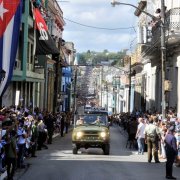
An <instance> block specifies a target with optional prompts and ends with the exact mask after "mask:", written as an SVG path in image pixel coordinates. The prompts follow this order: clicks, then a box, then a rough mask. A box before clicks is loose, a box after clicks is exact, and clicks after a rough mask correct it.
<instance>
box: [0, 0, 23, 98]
mask: <svg viewBox="0 0 180 180" xmlns="http://www.w3.org/2000/svg"><path fill="white" fill-rule="evenodd" d="M21 15H22V0H13V1H10V0H0V96H1V95H2V94H3V93H4V92H5V90H6V89H7V86H8V84H9V82H10V81H11V78H12V74H13V68H14V63H15V59H16V53H17V48H18V42H19V32H20V25H21ZM2 72H3V73H4V74H5V77H4V78H3V79H2Z"/></svg>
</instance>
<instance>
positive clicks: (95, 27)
mask: <svg viewBox="0 0 180 180" xmlns="http://www.w3.org/2000/svg"><path fill="white" fill-rule="evenodd" d="M63 18H64V19H65V20H67V21H69V22H72V23H74V24H78V25H80V26H84V27H88V28H93V29H104V30H109V31H116V30H121V29H135V27H134V26H132V27H119V28H105V27H97V26H90V25H86V24H82V23H79V22H76V21H73V20H70V19H68V18H65V17H63Z"/></svg>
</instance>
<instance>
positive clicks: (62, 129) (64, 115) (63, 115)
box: [61, 113, 66, 137]
mask: <svg viewBox="0 0 180 180" xmlns="http://www.w3.org/2000/svg"><path fill="white" fill-rule="evenodd" d="M65 118H66V114H65V113H63V114H62V117H61V137H63V136H64V123H65Z"/></svg>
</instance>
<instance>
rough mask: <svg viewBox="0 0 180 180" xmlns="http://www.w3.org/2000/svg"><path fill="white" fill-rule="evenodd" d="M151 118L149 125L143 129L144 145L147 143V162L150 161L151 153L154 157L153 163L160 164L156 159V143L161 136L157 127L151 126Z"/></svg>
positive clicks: (157, 158)
mask: <svg viewBox="0 0 180 180" xmlns="http://www.w3.org/2000/svg"><path fill="white" fill-rule="evenodd" d="M153 122H154V120H153V118H151V117H150V118H149V125H147V126H146V128H145V143H147V148H148V162H149V163H151V161H152V151H153V155H154V160H155V163H160V161H159V157H158V141H159V139H161V134H160V132H159V129H158V127H157V126H156V125H155V124H153Z"/></svg>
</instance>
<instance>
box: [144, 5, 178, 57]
mask: <svg viewBox="0 0 180 180" xmlns="http://www.w3.org/2000/svg"><path fill="white" fill-rule="evenodd" d="M148 34H150V35H151V37H149V36H148V37H147V39H151V40H150V41H149V42H148V43H146V44H145V45H144V47H143V49H144V53H143V56H145V55H146V56H151V55H152V54H155V53H156V52H158V50H159V49H160V46H161V24H160V22H158V23H156V24H155V25H154V26H153V27H152V32H151V33H148ZM165 36H166V43H167V45H168V46H174V45H177V44H178V43H179V41H180V8H173V9H170V10H169V11H168V12H167V13H166V19H165Z"/></svg>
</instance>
